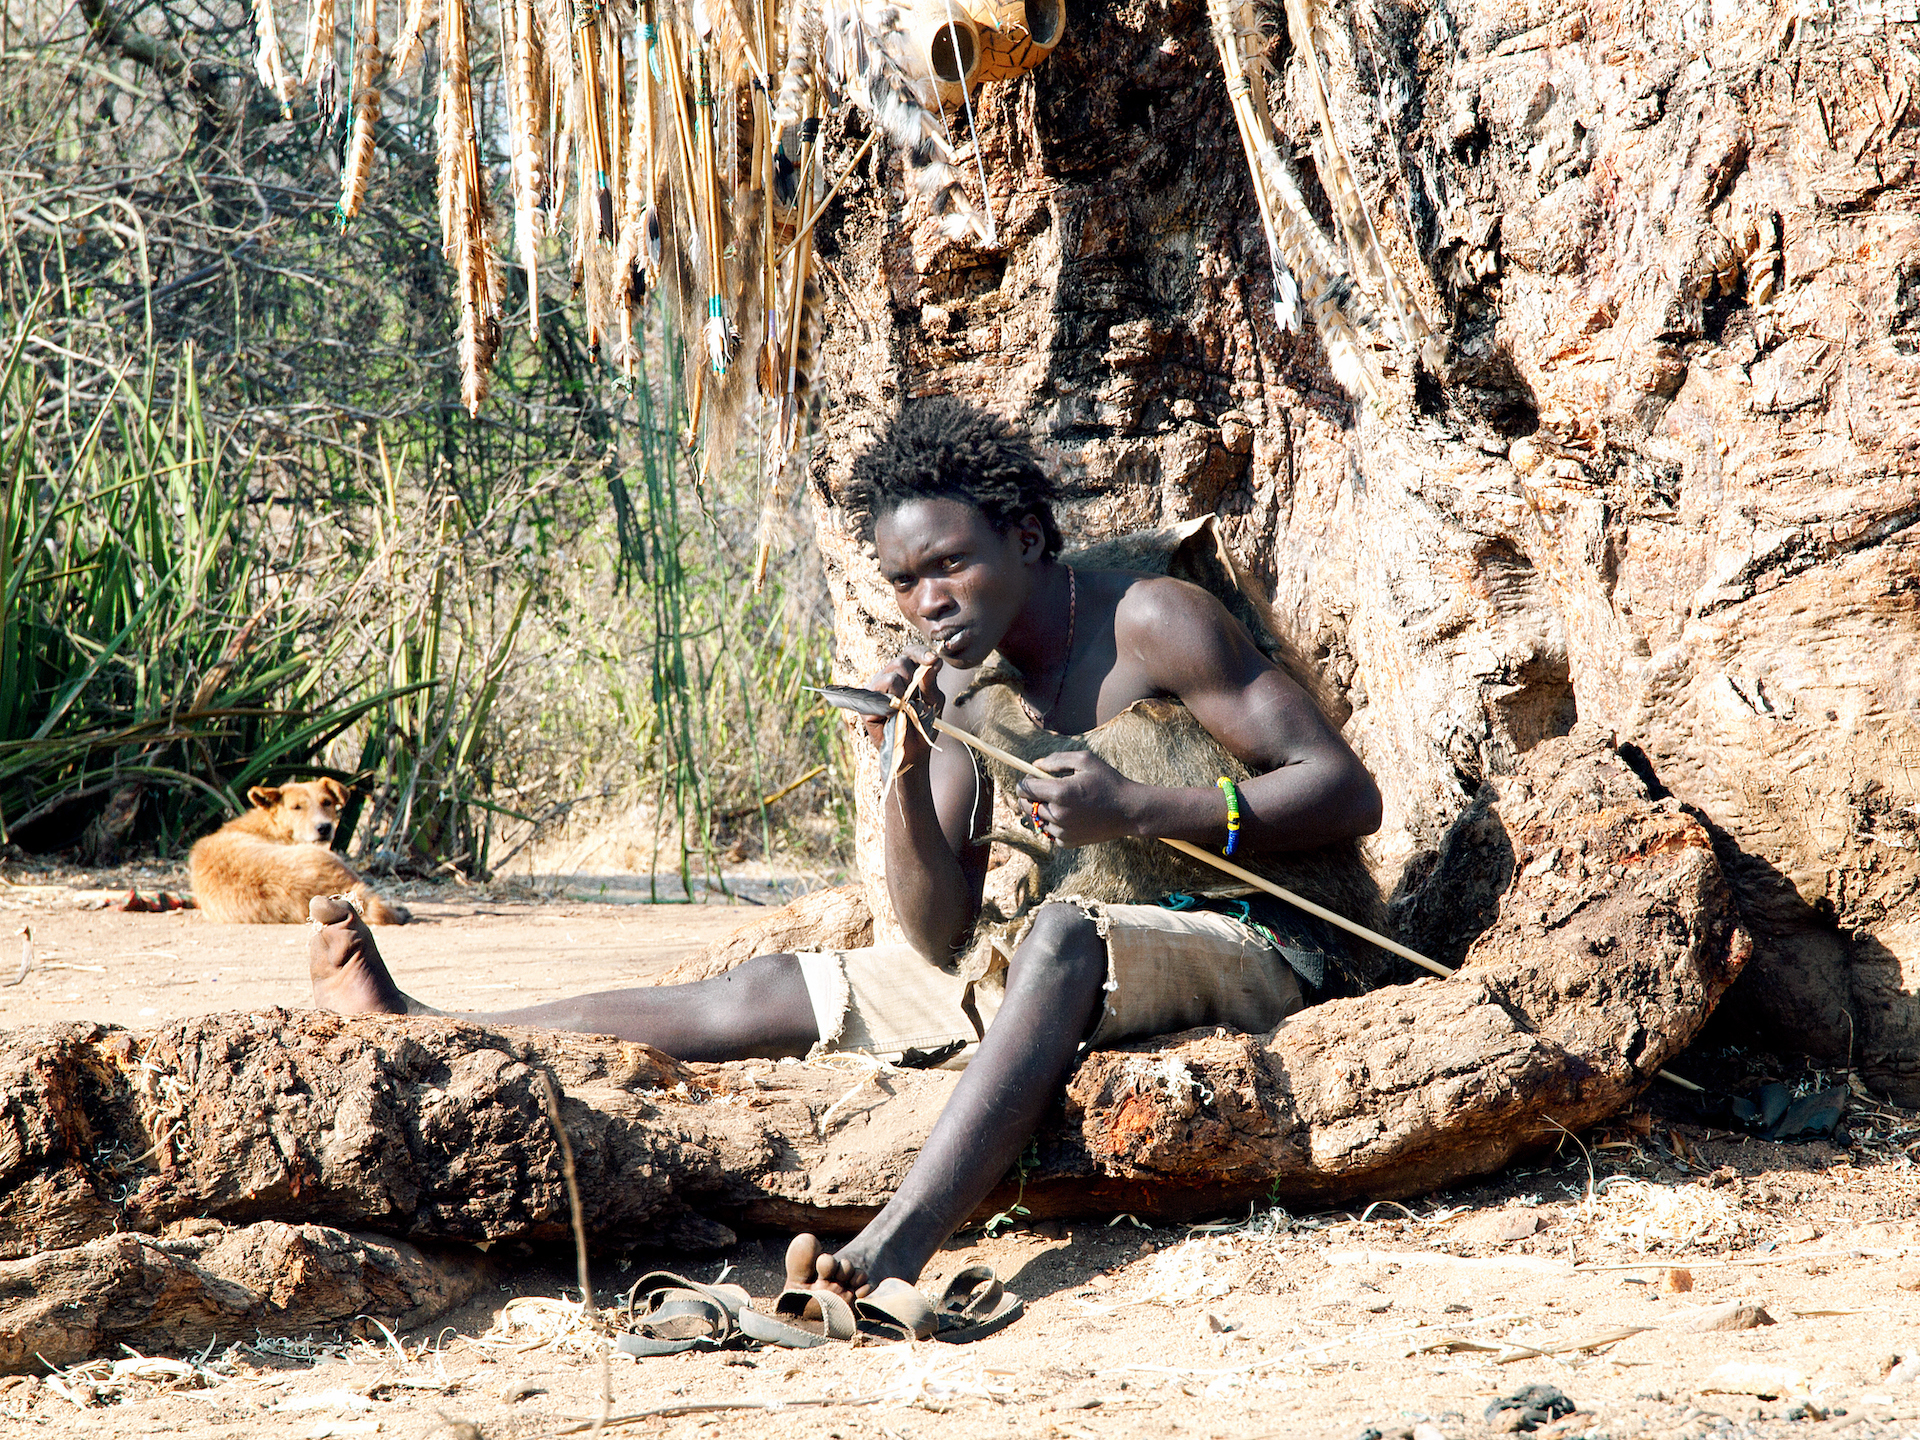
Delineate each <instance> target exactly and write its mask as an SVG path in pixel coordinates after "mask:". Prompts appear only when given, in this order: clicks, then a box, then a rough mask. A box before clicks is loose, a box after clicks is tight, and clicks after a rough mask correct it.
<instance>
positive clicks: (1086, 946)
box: [1010, 904, 1107, 978]
mask: <svg viewBox="0 0 1920 1440" xmlns="http://www.w3.org/2000/svg"><path fill="white" fill-rule="evenodd" d="M1106 952H1107V947H1106V942H1105V941H1103V940H1102V939H1101V938H1100V929H1099V927H1098V926H1097V925H1095V924H1094V923H1093V921H1092V920H1090V919H1089V918H1088V917H1087V914H1086V912H1085V911H1083V910H1082V909H1081V908H1080V907H1079V906H1078V905H1059V904H1050V905H1042V906H1041V907H1040V908H1039V909H1038V910H1037V911H1035V912H1034V916H1033V924H1032V925H1030V926H1029V927H1028V928H1027V935H1026V938H1025V939H1024V940H1022V941H1021V942H1020V948H1019V949H1018V950H1016V951H1015V952H1014V956H1013V964H1012V967H1011V969H1012V971H1013V972H1015V973H1021V974H1024V973H1028V972H1032V971H1035V970H1044V971H1048V972H1051V973H1064V974H1069V975H1078V974H1079V973H1081V972H1083V971H1084V972H1087V973H1089V974H1096V975H1099V976H1101V977H1104V975H1105V973H1106ZM1010 978H1011V977H1010Z"/></svg>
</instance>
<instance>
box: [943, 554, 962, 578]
mask: <svg viewBox="0 0 1920 1440" xmlns="http://www.w3.org/2000/svg"><path fill="white" fill-rule="evenodd" d="M966 563H967V557H966V556H964V555H949V556H947V558H946V559H944V560H942V561H941V562H940V568H941V569H942V570H944V571H946V572H947V573H948V574H949V575H951V574H952V573H953V572H954V571H956V570H958V569H959V568H960V567H961V566H963V565H965V564H966Z"/></svg>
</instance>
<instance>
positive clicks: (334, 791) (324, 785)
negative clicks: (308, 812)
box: [318, 775, 353, 805]
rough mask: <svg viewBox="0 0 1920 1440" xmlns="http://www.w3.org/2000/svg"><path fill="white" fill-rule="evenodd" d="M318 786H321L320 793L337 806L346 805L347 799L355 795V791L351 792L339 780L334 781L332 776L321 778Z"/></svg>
mask: <svg viewBox="0 0 1920 1440" xmlns="http://www.w3.org/2000/svg"><path fill="white" fill-rule="evenodd" d="M318 784H319V786H320V793H321V794H322V795H324V796H326V797H327V798H328V799H329V800H331V801H333V803H334V804H336V805H344V804H346V803H347V797H348V796H350V795H352V794H353V791H351V790H349V789H348V788H347V787H346V786H344V785H342V784H341V783H340V782H339V781H338V780H336V779H334V778H333V777H332V776H331V775H323V776H321V777H320V779H319V781H318Z"/></svg>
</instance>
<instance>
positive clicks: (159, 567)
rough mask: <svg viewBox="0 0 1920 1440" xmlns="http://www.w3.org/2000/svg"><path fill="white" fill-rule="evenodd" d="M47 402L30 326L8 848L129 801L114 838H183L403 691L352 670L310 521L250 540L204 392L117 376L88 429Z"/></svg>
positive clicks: (17, 476)
mask: <svg viewBox="0 0 1920 1440" xmlns="http://www.w3.org/2000/svg"><path fill="white" fill-rule="evenodd" d="M20 334H21V335H22V336H24V334H25V327H24V326H23V327H22V329H21V332H20ZM185 369H186V373H187V374H189V375H191V373H192V367H191V365H190V364H189V365H188V366H186V367H185ZM39 397H40V390H39V386H38V385H37V383H36V377H35V375H34V372H33V371H32V369H31V368H30V367H29V366H28V365H26V364H25V363H24V360H23V356H22V344H21V342H20V340H19V339H18V338H16V340H15V343H14V345H13V346H12V348H11V350H10V352H9V353H8V355H7V358H6V366H5V370H4V372H0V437H4V438H0V601H4V605H3V606H0V841H5V842H9V843H14V842H18V843H23V844H24V843H34V842H35V841H36V840H37V841H38V842H39V843H40V844H43V845H49V846H52V845H64V844H67V843H72V842H74V841H76V840H79V839H80V838H81V834H82V832H83V831H84V828H85V826H86V825H87V824H90V823H93V822H96V821H98V820H99V819H100V817H101V816H102V815H103V814H115V815H117V819H116V820H115V821H114V822H112V823H115V824H116V825H117V826H118V828H119V829H120V830H121V831H122V832H123V833H122V834H121V835H120V836H119V837H117V838H119V839H127V838H130V837H131V836H132V835H133V833H134V832H135V831H139V832H140V833H142V834H144V835H147V836H150V837H151V838H152V839H154V840H156V841H157V842H158V843H159V845H160V846H161V847H162V848H171V846H172V845H174V844H176V843H177V842H178V841H179V840H180V839H181V838H182V837H184V836H185V835H186V834H188V833H189V832H190V831H192V830H193V829H195V828H197V827H199V826H201V825H203V824H204V823H205V821H206V820H207V819H208V818H209V817H211V816H213V815H216V814H219V813H221V812H223V811H228V810H234V809H237V808H239V806H240V804H241V800H240V797H241V796H243V795H244V794H245V792H246V789H247V788H248V787H249V786H250V785H253V784H257V783H259V782H260V781H262V780H264V779H266V778H268V777H270V776H274V775H279V774H285V773H286V772H288V771H290V770H292V769H295V768H300V767H310V766H311V764H312V761H313V758H314V757H315V756H316V755H317V754H319V753H320V752H321V751H322V750H323V749H324V748H325V746H326V745H327V744H328V742H329V741H331V740H333V739H334V738H335V737H336V736H338V735H340V734H341V733H343V732H344V731H346V730H347V729H348V728H349V727H350V726H352V725H353V724H354V723H355V722H356V721H358V720H359V719H360V718H361V717H362V716H363V715H365V714H367V713H368V712H369V711H370V710H371V709H373V708H374V707H376V706H378V705H380V704H383V703H392V701H393V700H394V698H396V697H394V696H393V695H391V694H386V693H381V691H380V690H377V689H374V688H372V687H368V686H366V685H364V684H361V683H358V682H357V681H354V680H353V679H351V678H350V677H349V676H348V675H347V674H346V672H345V670H344V668H343V667H342V666H341V665H340V660H341V650H342V646H341V636H340V634H339V632H338V631H334V630H330V628H329V626H328V625H327V623H326V618H327V617H326V615H325V613H324V606H323V605H318V604H316V603H315V598H314V597H313V596H312V595H311V594H310V593H307V592H306V591H305V590H304V589H303V587H302V586H301V585H300V584H299V566H300V561H301V558H302V557H303V555H304V553H305V551H306V549H307V545H308V538H309V537H308V534H307V531H306V529H305V527H304V524H303V523H302V522H301V521H300V520H298V519H297V518H296V519H294V520H293V521H292V522H291V523H290V524H289V525H288V526H287V527H286V528H285V529H284V531H283V533H282V534H281V535H280V536H278V537H277V544H276V545H275V546H273V547H265V546H262V545H260V544H258V543H256V542H257V538H258V537H257V536H256V535H254V534H253V533H252V531H253V528H254V527H253V526H252V525H251V523H250V517H249V515H248V513H247V509H248V507H247V497H248V490H249V480H250V475H249V472H248V467H247V466H246V464H245V463H244V462H243V461H238V460H236V459H235V458H234V457H233V456H232V455H231V453H230V452H229V450H228V448H227V447H226V446H225V445H224V444H223V443H221V442H220V441H218V440H217V439H215V438H214V437H212V436H211V435H210V434H209V432H208V428H207V426H206V424H205V421H204V418H203V416H202V414H201V410H200V403H199V396H198V393H197V391H196V390H195V389H194V387H193V386H192V385H191V384H189V385H188V386H187V388H186V390H185V392H184V393H183V394H181V395H180V396H178V397H177V398H176V399H175V400H174V401H172V402H170V403H167V404H165V405H161V404H157V403H156V402H155V400H154V397H153V394H152V391H151V389H150V388H141V387H137V386H134V385H131V384H128V383H126V382H125V381H124V380H123V381H122V382H121V383H120V385H119V386H118V389H117V393H116V394H115V396H114V397H113V400H112V401H111V403H109V404H107V405H105V406H103V407H102V408H101V409H100V410H99V412H98V413H97V415H96V417H95V418H94V420H93V421H92V422H91V423H90V424H88V425H87V426H86V428H85V429H84V430H80V431H77V432H76V431H70V430H67V429H65V428H64V427H63V426H62V424H61V423H60V420H59V417H58V416H57V415H55V416H53V417H47V416H43V415H41V414H40V413H39V407H38V401H39ZM88 843H89V844H92V845H93V846H94V847H95V848H96V849H97V848H98V847H99V841H98V840H97V839H96V840H94V841H90V842H88Z"/></svg>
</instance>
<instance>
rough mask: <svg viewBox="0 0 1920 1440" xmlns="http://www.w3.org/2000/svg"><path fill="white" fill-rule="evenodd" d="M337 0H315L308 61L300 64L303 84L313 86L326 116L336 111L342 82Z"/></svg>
mask: <svg viewBox="0 0 1920 1440" xmlns="http://www.w3.org/2000/svg"><path fill="white" fill-rule="evenodd" d="M335 19H336V17H335V14H334V0H313V6H312V9H311V10H310V11H309V14H308V20H307V60H306V63H305V64H304V65H302V66H301V67H300V83H301V84H302V85H308V86H311V87H312V88H313V94H314V103H315V104H317V105H318V106H319V107H320V113H321V115H322V116H331V115H332V114H333V107H334V102H335V100H336V99H337V98H338V97H337V91H338V88H339V84H340V69H339V62H338V61H337V60H336V59H335V58H334V54H333V36H334V24H335Z"/></svg>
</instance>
